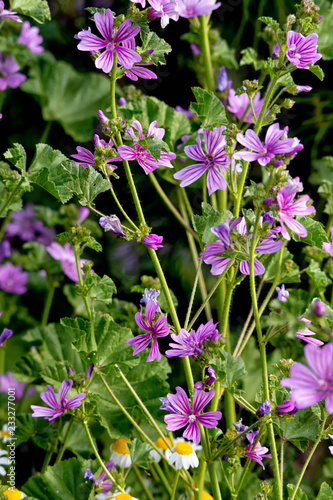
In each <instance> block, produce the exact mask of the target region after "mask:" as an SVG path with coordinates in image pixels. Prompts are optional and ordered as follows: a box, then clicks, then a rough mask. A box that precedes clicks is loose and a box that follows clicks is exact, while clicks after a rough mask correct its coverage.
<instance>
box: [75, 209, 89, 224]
mask: <svg viewBox="0 0 333 500" xmlns="http://www.w3.org/2000/svg"><path fill="white" fill-rule="evenodd" d="M89 214H90V210H89V208H87V207H80V208H79V209H78V211H77V221H76V223H77V224H82V222H84V221H85V220H86V218H87V217H89Z"/></svg>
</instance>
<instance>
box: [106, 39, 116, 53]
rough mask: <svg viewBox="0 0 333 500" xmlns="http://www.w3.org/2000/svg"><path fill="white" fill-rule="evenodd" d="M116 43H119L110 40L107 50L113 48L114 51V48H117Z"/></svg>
mask: <svg viewBox="0 0 333 500" xmlns="http://www.w3.org/2000/svg"><path fill="white" fill-rule="evenodd" d="M116 45H117V44H116V43H114V42H113V41H112V42H109V43H108V44H107V46H106V50H112V51H114V50H115V48H116Z"/></svg>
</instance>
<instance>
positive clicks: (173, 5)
mask: <svg viewBox="0 0 333 500" xmlns="http://www.w3.org/2000/svg"><path fill="white" fill-rule="evenodd" d="M148 1H149V3H150V5H151V6H152V9H149V11H148V13H149V17H150V18H151V19H158V18H160V19H161V26H162V28H165V27H166V26H167V25H168V24H169V22H170V19H172V20H173V21H178V19H179V14H178V2H177V1H175V0H148Z"/></svg>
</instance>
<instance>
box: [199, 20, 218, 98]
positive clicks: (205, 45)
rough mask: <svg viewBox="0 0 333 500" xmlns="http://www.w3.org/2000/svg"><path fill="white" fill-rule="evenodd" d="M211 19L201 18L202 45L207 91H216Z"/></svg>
mask: <svg viewBox="0 0 333 500" xmlns="http://www.w3.org/2000/svg"><path fill="white" fill-rule="evenodd" d="M209 18H210V16H200V17H199V22H200V31H199V34H200V45H201V51H202V54H203V58H204V64H205V89H206V90H210V91H212V90H214V89H215V81H214V72H213V66H212V59H211V48H210V43H209Z"/></svg>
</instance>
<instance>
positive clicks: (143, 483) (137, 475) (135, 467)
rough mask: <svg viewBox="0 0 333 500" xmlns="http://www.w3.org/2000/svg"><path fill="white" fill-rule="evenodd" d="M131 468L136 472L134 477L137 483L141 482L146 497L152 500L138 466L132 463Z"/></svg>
mask: <svg viewBox="0 0 333 500" xmlns="http://www.w3.org/2000/svg"><path fill="white" fill-rule="evenodd" d="M132 469H133V470H134V472H135V474H136V477H137V478H138V480H139V483H140V484H141V487H142V489H143V491H144V492H145V494H146V497H147V498H148V500H154V497H153V495H152V494H151V493H150V491H149V490H148V488H147V486H146V484H145V482H144V480H143V479H142V476H141V473H140V470H139V467H138V466H137V465H135V464H133V465H132Z"/></svg>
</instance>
